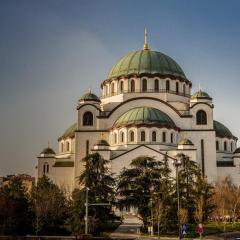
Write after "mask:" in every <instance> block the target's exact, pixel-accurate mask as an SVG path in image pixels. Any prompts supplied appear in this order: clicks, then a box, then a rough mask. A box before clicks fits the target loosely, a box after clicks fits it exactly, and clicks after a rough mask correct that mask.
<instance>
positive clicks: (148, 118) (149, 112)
mask: <svg viewBox="0 0 240 240" xmlns="http://www.w3.org/2000/svg"><path fill="white" fill-rule="evenodd" d="M137 125H151V126H160V127H166V128H174V129H176V128H177V127H176V125H175V123H174V122H173V120H172V119H171V118H170V117H169V116H168V115H167V114H166V113H164V112H162V111H160V110H159V109H156V108H152V107H136V108H133V109H131V110H129V111H127V112H125V113H124V114H123V115H122V116H121V117H119V118H118V119H117V121H116V122H115V123H114V127H121V126H137Z"/></svg>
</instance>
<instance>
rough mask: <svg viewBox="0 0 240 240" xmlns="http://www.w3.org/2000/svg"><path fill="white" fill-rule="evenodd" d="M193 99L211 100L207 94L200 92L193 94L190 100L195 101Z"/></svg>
mask: <svg viewBox="0 0 240 240" xmlns="http://www.w3.org/2000/svg"><path fill="white" fill-rule="evenodd" d="M195 98H205V99H212V98H211V97H210V96H209V94H207V93H206V92H203V91H202V90H199V91H197V92H195V93H194V94H193V95H192V96H191V99H195Z"/></svg>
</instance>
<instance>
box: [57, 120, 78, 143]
mask: <svg viewBox="0 0 240 240" xmlns="http://www.w3.org/2000/svg"><path fill="white" fill-rule="evenodd" d="M76 130H77V123H74V124H72V125H71V126H70V127H69V128H68V129H67V130H66V131H65V132H64V133H63V135H62V136H61V137H60V138H59V139H58V140H61V139H63V138H73V137H74V136H75V131H76Z"/></svg>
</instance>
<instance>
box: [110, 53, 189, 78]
mask: <svg viewBox="0 0 240 240" xmlns="http://www.w3.org/2000/svg"><path fill="white" fill-rule="evenodd" d="M135 74H136V75H140V74H155V75H163V76H169V77H177V78H180V79H186V76H185V74H184V72H183V70H182V69H181V67H180V66H179V65H178V64H177V63H176V62H175V61H174V60H173V59H172V58H170V57H169V56H167V55H165V54H163V53H161V52H157V51H151V50H139V51H135V52H130V53H128V54H127V55H125V56H124V57H122V58H121V59H120V60H119V61H118V62H117V63H116V64H115V65H114V66H113V67H112V69H111V71H110V73H109V75H108V79H110V78H117V77H120V76H126V75H135Z"/></svg>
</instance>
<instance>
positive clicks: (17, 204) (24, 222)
mask: <svg viewBox="0 0 240 240" xmlns="http://www.w3.org/2000/svg"><path fill="white" fill-rule="evenodd" d="M31 221H32V213H31V211H30V204H29V200H28V195H27V191H26V189H25V188H24V187H23V185H22V181H21V179H20V178H19V177H14V178H13V179H12V180H11V181H10V183H9V185H6V186H4V187H2V188H1V189H0V233H1V234H2V235H8V234H11V235H25V234H28V233H31V232H32V228H31Z"/></svg>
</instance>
